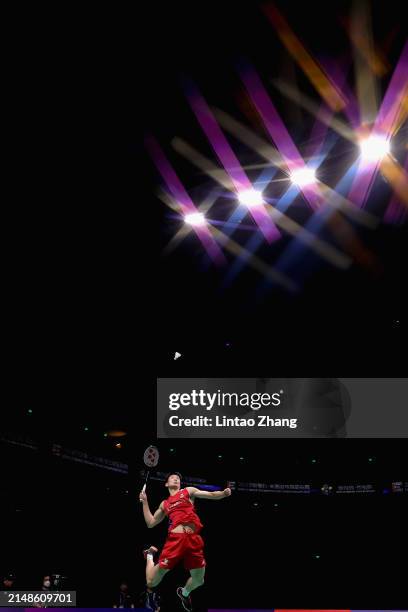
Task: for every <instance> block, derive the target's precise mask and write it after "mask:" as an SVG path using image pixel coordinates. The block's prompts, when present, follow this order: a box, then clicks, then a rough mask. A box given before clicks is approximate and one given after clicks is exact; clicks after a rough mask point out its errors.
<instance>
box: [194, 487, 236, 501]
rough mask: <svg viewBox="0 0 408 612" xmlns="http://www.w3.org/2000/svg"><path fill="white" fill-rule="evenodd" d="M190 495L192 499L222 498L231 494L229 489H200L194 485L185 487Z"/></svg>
mask: <svg viewBox="0 0 408 612" xmlns="http://www.w3.org/2000/svg"><path fill="white" fill-rule="evenodd" d="M187 491H188V492H189V495H190V497H191V498H192V499H193V498H195V499H213V500H218V499H224V498H225V497H229V496H230V495H231V489H228V488H227V489H224V490H223V491H200V489H197V488H196V487H187Z"/></svg>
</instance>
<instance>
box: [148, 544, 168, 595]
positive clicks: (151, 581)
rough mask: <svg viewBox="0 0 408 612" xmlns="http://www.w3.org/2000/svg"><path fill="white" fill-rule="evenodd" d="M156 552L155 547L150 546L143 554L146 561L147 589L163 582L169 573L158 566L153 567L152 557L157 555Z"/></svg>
mask: <svg viewBox="0 0 408 612" xmlns="http://www.w3.org/2000/svg"><path fill="white" fill-rule="evenodd" d="M157 552H158V550H157V548H156V547H155V546H150V548H148V549H147V550H145V551H144V552H143V554H144V557H145V559H146V585H147V586H148V587H149V588H154V587H155V586H157V585H158V584H160V582H161V581H162V580H163V578H164V576H165V575H166V574H167V572H168V571H169V570H168V569H165V568H163V567H160V565H159V564H157V565H155V563H154V555H155V554H157Z"/></svg>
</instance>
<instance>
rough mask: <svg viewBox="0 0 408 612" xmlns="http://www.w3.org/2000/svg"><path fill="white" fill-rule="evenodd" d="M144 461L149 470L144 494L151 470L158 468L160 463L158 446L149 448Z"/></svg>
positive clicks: (143, 490)
mask: <svg viewBox="0 0 408 612" xmlns="http://www.w3.org/2000/svg"><path fill="white" fill-rule="evenodd" d="M143 461H144V464H145V466H146V467H147V468H148V470H147V474H146V478H145V483H144V485H143V489H142V493H144V492H145V491H146V485H147V481H148V480H149V476H150V470H151V468H154V467H156V465H157V464H158V463H159V449H158V448H157V446H148V447H147V448H146V450H145V452H144V455H143Z"/></svg>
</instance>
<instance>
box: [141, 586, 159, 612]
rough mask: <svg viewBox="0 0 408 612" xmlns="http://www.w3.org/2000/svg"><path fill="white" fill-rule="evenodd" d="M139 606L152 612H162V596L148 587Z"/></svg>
mask: <svg viewBox="0 0 408 612" xmlns="http://www.w3.org/2000/svg"><path fill="white" fill-rule="evenodd" d="M139 605H140V606H143V608H147V609H148V610H151V612H160V595H159V593H158V592H157V591H154V590H153V589H150V588H149V587H146V590H145V591H143V593H142V594H141V595H140V599H139Z"/></svg>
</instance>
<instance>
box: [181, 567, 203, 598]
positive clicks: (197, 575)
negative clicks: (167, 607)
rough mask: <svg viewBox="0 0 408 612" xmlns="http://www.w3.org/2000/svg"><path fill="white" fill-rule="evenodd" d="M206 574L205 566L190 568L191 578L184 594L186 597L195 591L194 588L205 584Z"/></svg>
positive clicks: (184, 589)
mask: <svg viewBox="0 0 408 612" xmlns="http://www.w3.org/2000/svg"><path fill="white" fill-rule="evenodd" d="M204 575H205V567H200V568H199V569H192V570H190V578H189V579H188V580H187V582H186V584H185V586H184V588H183V595H184V596H185V597H187V596H188V595H190V593H191V591H194V589H198V587H200V586H202V585H203V584H204Z"/></svg>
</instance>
